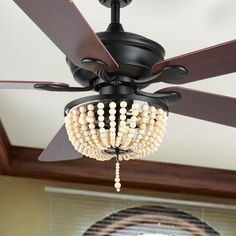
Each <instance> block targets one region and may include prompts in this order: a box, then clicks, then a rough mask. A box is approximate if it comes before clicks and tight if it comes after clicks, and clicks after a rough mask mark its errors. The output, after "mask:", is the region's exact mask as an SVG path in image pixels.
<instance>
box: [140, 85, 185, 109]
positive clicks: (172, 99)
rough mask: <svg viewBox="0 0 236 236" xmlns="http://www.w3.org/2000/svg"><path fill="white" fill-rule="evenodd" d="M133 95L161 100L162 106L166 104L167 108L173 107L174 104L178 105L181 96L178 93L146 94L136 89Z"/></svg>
mask: <svg viewBox="0 0 236 236" xmlns="http://www.w3.org/2000/svg"><path fill="white" fill-rule="evenodd" d="M135 93H136V94H137V95H142V96H146V97H151V98H157V99H159V100H161V101H162V102H163V103H164V104H166V106H167V107H169V106H172V105H175V104H176V103H178V102H179V101H180V100H181V98H182V96H181V94H180V93H178V92H174V91H173V92H160V93H159V92H158V93H147V92H144V91H141V90H140V89H137V90H136V91H135Z"/></svg>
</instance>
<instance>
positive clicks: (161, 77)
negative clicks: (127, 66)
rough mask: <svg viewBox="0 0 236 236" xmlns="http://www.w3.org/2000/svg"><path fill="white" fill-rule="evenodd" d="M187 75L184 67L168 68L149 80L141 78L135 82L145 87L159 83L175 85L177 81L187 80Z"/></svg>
mask: <svg viewBox="0 0 236 236" xmlns="http://www.w3.org/2000/svg"><path fill="white" fill-rule="evenodd" d="M187 75H188V71H187V69H185V68H184V67H182V66H166V67H164V68H163V69H162V70H160V71H159V72H157V73H155V74H153V75H152V76H150V77H148V78H144V79H142V78H140V79H138V80H137V79H134V80H133V82H134V84H135V85H137V86H144V85H149V84H153V83H158V82H165V83H175V81H178V80H182V79H185V78H186V77H187Z"/></svg>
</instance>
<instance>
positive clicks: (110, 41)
mask: <svg viewBox="0 0 236 236" xmlns="http://www.w3.org/2000/svg"><path fill="white" fill-rule="evenodd" d="M97 36H98V37H99V38H100V40H101V41H102V42H103V44H104V45H105V47H106V48H107V50H108V51H109V52H110V53H111V55H112V56H113V57H114V59H115V60H116V61H117V63H118V64H119V69H118V71H116V72H115V73H114V74H115V75H117V76H127V77H130V78H134V79H142V78H146V77H149V76H150V75H151V68H152V66H153V65H154V64H155V63H156V62H158V61H162V60H163V59H164V56H165V50H164V49H163V47H162V46H161V45H160V44H158V43H156V42H154V41H152V40H150V39H148V38H145V37H143V36H141V35H137V34H133V33H128V32H122V31H121V32H109V31H106V32H101V33H97ZM91 59H93V58H91ZM67 63H68V65H69V67H70V69H71V72H72V74H73V76H74V79H75V80H76V81H77V82H78V83H79V84H81V85H83V86H87V85H88V84H89V83H90V81H91V80H93V79H95V78H96V77H97V76H96V75H95V74H93V73H92V72H90V71H87V70H84V69H82V68H80V67H78V66H76V65H74V64H73V63H72V62H71V61H70V60H69V59H67Z"/></svg>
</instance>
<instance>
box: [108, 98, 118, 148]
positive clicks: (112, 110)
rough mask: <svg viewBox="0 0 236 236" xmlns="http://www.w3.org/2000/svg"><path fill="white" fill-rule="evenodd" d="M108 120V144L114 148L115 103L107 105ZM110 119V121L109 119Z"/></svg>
mask: <svg viewBox="0 0 236 236" xmlns="http://www.w3.org/2000/svg"><path fill="white" fill-rule="evenodd" d="M109 108H110V109H109V114H110V116H109V120H110V132H109V134H110V135H109V138H110V144H111V146H112V147H116V121H115V120H114V116H115V114H116V103H115V102H110V103H109ZM110 118H112V119H110Z"/></svg>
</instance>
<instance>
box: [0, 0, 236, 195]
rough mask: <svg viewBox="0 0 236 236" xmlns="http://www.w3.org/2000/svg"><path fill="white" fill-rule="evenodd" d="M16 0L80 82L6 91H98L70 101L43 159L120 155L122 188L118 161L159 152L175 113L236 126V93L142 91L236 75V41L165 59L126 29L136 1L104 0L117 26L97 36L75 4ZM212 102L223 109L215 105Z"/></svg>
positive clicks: (26, 84)
mask: <svg viewBox="0 0 236 236" xmlns="http://www.w3.org/2000/svg"><path fill="white" fill-rule="evenodd" d="M14 1H15V2H16V4H17V5H18V6H19V7H20V8H21V9H22V10H23V11H24V12H25V13H26V14H27V15H28V16H29V17H30V18H31V19H32V20H33V22H34V23H35V24H36V25H37V26H38V27H39V28H40V29H41V30H42V31H43V32H44V33H45V34H46V35H47V36H48V37H49V38H50V39H51V40H52V41H53V42H54V43H55V44H56V45H57V47H58V48H59V49H60V50H61V51H62V52H63V53H64V54H65V55H66V62H67V64H68V66H69V68H70V70H71V72H72V75H73V77H74V79H75V81H77V82H78V84H80V87H70V86H69V85H68V84H64V83H55V82H45V81H43V82H40V81H5V80H1V81H0V88H5V89H16V88H20V89H37V90H39V89H40V90H47V91H58V92H63V91H64V92H83V91H90V90H94V91H96V92H98V95H95V96H89V97H82V98H79V99H76V100H74V101H72V102H70V103H69V104H67V105H66V106H65V111H64V114H65V128H66V130H65V128H62V129H61V130H60V131H59V132H58V134H57V135H56V136H55V138H54V139H53V140H52V142H51V143H50V144H49V146H48V147H47V148H46V149H45V150H44V151H43V153H42V154H41V155H40V157H39V160H40V161H59V160H71V159H76V158H80V157H82V156H87V157H90V158H93V159H96V160H99V161H106V160H110V159H112V158H115V160H116V171H115V188H116V190H117V191H120V188H121V184H120V176H119V170H120V163H119V162H120V161H122V160H130V159H135V158H139V157H144V156H146V155H149V154H151V153H153V152H154V151H156V150H157V149H158V147H159V145H160V143H161V141H162V139H163V136H164V133H165V130H166V125H167V117H168V114H169V112H175V113H177V114H182V115H185V116H190V117H195V118H200V119H203V120H207V121H211V122H215V123H219V124H224V125H228V126H232V127H236V112H235V110H236V109H235V107H236V99H234V98H230V97H225V96H220V95H216V94H210V93H205V92H200V91H194V90H190V89H184V88H181V87H169V88H165V89H162V90H159V91H157V92H155V93H147V92H144V91H142V89H143V88H145V87H147V86H148V85H150V84H154V83H158V82H165V83H169V84H184V83H189V82H194V81H198V80H203V79H207V78H212V77H215V76H220V75H224V74H228V73H233V72H236V40H233V41H230V42H226V43H224V44H220V45H217V46H213V47H210V48H207V49H203V50H199V51H196V52H193V53H189V54H186V55H182V56H179V57H175V58H172V59H168V60H164V56H165V50H164V49H163V47H162V46H161V45H159V44H158V43H156V42H154V41H152V40H150V39H148V38H145V37H143V36H141V35H137V34H133V33H128V32H125V31H124V29H123V27H122V25H121V24H120V9H121V8H122V7H126V6H127V5H129V4H130V3H131V1H132V0H99V1H100V3H101V4H102V5H104V6H106V7H108V8H111V23H110V24H109V26H108V28H107V30H106V31H105V32H101V33H97V34H95V33H94V32H93V30H92V29H91V27H90V26H89V24H88V23H87V21H86V20H85V19H84V17H83V16H82V14H81V13H80V12H79V10H78V9H77V7H76V6H75V4H74V3H73V2H72V1H68V0H41V1H38V0H32V1H28V0H14ZM212 105H217V106H218V107H219V110H217V111H215V110H214V111H213V110H212V109H210V108H211V107H212ZM66 135H68V137H69V140H70V142H71V143H69V142H67V137H66ZM71 144H72V145H73V147H74V148H73V147H72V145H71ZM61 150H63V151H61ZM75 150H76V155H75Z"/></svg>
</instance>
